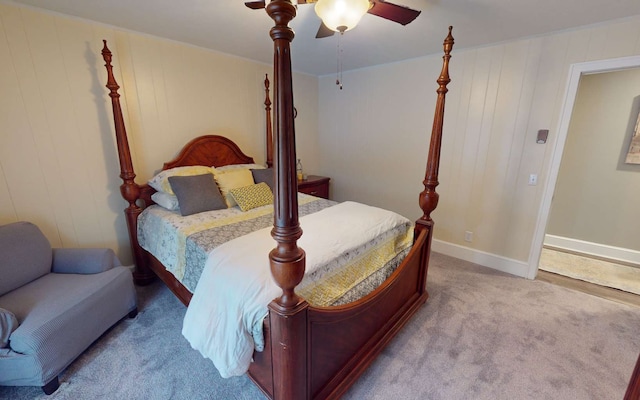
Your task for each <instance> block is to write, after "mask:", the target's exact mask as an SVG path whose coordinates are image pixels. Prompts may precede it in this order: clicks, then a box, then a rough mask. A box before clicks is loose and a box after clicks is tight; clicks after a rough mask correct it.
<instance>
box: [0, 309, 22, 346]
mask: <svg viewBox="0 0 640 400" xmlns="http://www.w3.org/2000/svg"><path fill="white" fill-rule="evenodd" d="M16 329H18V319H17V318H16V316H15V315H13V313H12V312H11V311H9V310H5V309H4V308H0V349H1V348H4V347H9V336H11V333H13V331H15V330H16Z"/></svg>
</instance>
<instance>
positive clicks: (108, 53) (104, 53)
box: [102, 39, 111, 64]
mask: <svg viewBox="0 0 640 400" xmlns="http://www.w3.org/2000/svg"><path fill="white" fill-rule="evenodd" d="M102 43H103V44H104V46H103V47H102V58H103V59H104V61H105V62H107V63H108V64H111V50H109V47H108V46H107V40H106V39H102Z"/></svg>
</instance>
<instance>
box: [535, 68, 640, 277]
mask: <svg viewBox="0 0 640 400" xmlns="http://www.w3.org/2000/svg"><path fill="white" fill-rule="evenodd" d="M635 67H640V56H634V57H625V58H619V59H613V60H603V61H596V62H587V63H579V64H573V65H572V66H571V67H570V71H569V80H568V83H567V89H566V95H565V100H564V103H563V107H562V110H561V114H560V122H559V126H558V130H557V133H558V134H557V136H556V140H555V143H554V149H553V155H552V161H551V163H550V167H549V173H548V174H547V175H548V177H549V178H548V179H547V182H546V185H545V188H544V193H543V201H542V204H541V208H540V212H539V216H538V220H537V223H536V230H535V234H534V238H533V243H532V246H531V249H532V251H531V253H530V257H529V270H528V277H529V278H531V279H533V278H535V277H536V275H537V274H538V266H539V263H540V259H541V255H542V251H543V244H544V241H545V235H546V233H547V229H548V226H549V224H548V223H549V222H550V217H551V211H552V208H551V206H552V199H553V196H554V192H555V190H556V185H557V183H560V184H561V182H559V181H558V177H559V173H560V165H561V161H562V158H563V152H564V150H565V145H566V144H567V136H568V133H569V128H570V125H571V124H570V122H571V118H572V115H573V112H574V107H575V105H576V99H577V95H578V87H579V83H580V81H581V78H582V77H583V76H585V75H591V74H599V73H605V72H613V71H621V70H627V69H631V68H635ZM639 94H640V93H639ZM620 146H622V143H620ZM638 172H639V173H640V169H639V170H638ZM598 183H601V182H595V184H598ZM636 202H637V199H636ZM598 211H600V210H598V209H595V210H593V213H592V215H593V218H594V219H596V220H597V218H598V217H599V214H598ZM605 220H606V219H605V218H602V219H601V220H600V222H602V221H605ZM636 240H637V237H636Z"/></svg>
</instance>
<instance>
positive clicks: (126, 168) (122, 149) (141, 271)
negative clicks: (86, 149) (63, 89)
mask: <svg viewBox="0 0 640 400" xmlns="http://www.w3.org/2000/svg"><path fill="white" fill-rule="evenodd" d="M102 42H103V43H104V47H103V48H102V58H103V59H104V61H105V63H106V64H105V67H106V68H107V85H106V86H107V88H108V89H109V97H111V105H112V107H113V122H114V125H115V130H116V142H117V146H118V158H119V159H120V178H121V179H122V185H120V193H121V194H122V197H123V198H124V199H125V200H126V201H127V202H128V203H129V206H128V207H127V208H126V209H125V210H124V213H125V217H126V219H127V228H128V230H129V241H130V243H131V249H132V251H133V256H134V259H135V262H136V269H135V271H134V272H133V277H134V279H135V281H136V283H137V284H141V285H145V284H148V283H150V282H151V281H152V280H153V279H154V277H155V275H154V274H153V272H151V271H150V270H149V268H147V264H146V262H145V258H144V255H143V254H142V251H141V250H140V246H138V235H137V227H138V215H140V213H141V212H142V209H141V208H140V207H138V205H137V204H136V201H137V200H138V198H139V197H140V186H139V185H138V184H137V183H136V182H135V177H136V174H135V172H134V171H133V163H132V162H131V152H130V151H129V141H128V139H127V130H126V128H125V126H124V119H123V118H122V108H121V107H120V95H119V94H118V89H120V86H118V83H117V82H116V79H115V78H114V76H113V67H112V66H111V58H112V54H111V50H109V48H108V47H107V41H106V40H103V41H102Z"/></svg>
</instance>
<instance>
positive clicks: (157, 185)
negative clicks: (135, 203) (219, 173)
mask: <svg viewBox="0 0 640 400" xmlns="http://www.w3.org/2000/svg"><path fill="white" fill-rule="evenodd" d="M212 173H213V169H212V168H211V167H205V166H204V165H192V166H188V167H176V168H171V169H166V170H164V171H160V172H159V173H158V174H157V175H156V176H154V177H153V178H151V179H149V182H147V183H148V184H149V186H151V187H152V188H154V189H155V190H157V191H158V192H165V193H169V194H172V195H175V193H174V192H173V190H172V189H171V185H170V184H169V177H170V176H191V175H202V174H212Z"/></svg>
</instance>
